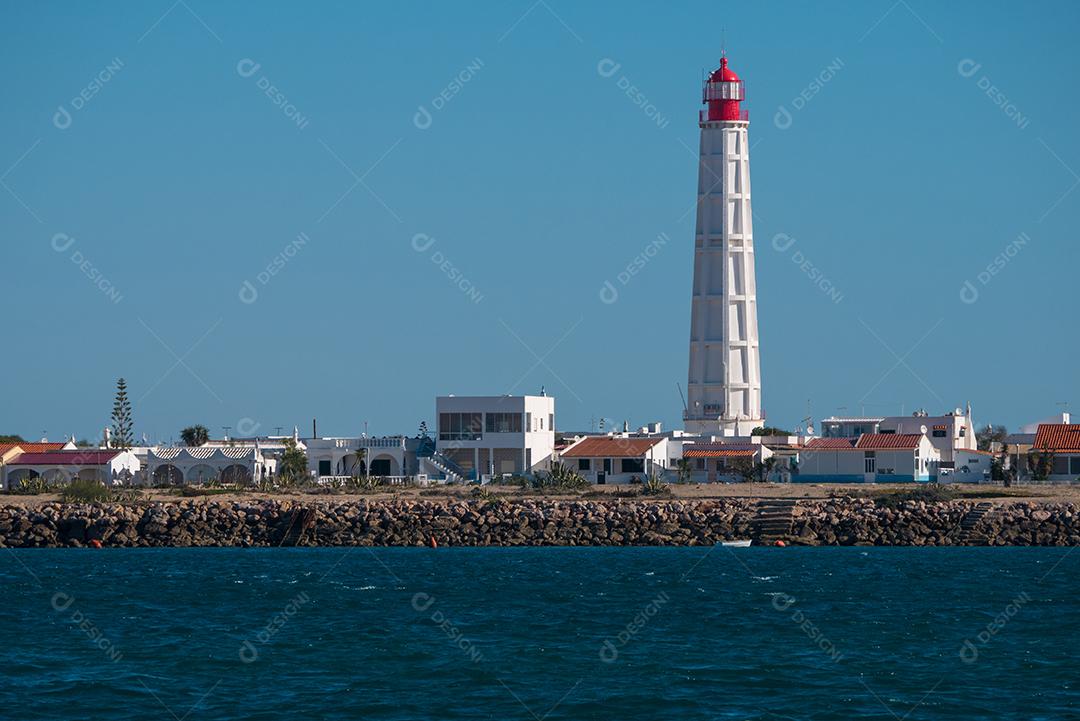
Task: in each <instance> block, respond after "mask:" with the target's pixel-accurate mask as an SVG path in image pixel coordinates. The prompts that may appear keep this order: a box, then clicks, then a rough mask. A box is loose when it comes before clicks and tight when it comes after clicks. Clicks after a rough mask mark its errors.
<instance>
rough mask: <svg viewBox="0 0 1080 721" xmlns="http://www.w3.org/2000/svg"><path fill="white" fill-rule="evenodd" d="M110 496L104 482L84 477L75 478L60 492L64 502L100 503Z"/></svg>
mask: <svg viewBox="0 0 1080 721" xmlns="http://www.w3.org/2000/svg"><path fill="white" fill-rule="evenodd" d="M110 497H111V496H110V494H109V489H108V488H106V487H105V484H104V483H102V482H101V481H92V480H87V479H84V478H76V479H75V480H74V481H72V482H71V483H69V484H67V485H66V486H64V490H62V491H61V492H60V498H61V500H63V501H64V503H100V502H103V501H108V500H109V499H110Z"/></svg>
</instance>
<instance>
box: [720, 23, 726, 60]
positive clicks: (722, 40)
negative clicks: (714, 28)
mask: <svg viewBox="0 0 1080 721" xmlns="http://www.w3.org/2000/svg"><path fill="white" fill-rule="evenodd" d="M720 57H722V58H726V57H727V28H726V27H725V28H720Z"/></svg>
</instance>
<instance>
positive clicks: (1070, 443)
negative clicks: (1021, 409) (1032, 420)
mask: <svg viewBox="0 0 1080 721" xmlns="http://www.w3.org/2000/svg"><path fill="white" fill-rule="evenodd" d="M1031 453H1032V455H1034V454H1049V456H1050V459H1051V468H1052V470H1051V472H1050V477H1049V478H1048V479H1047V480H1049V481H1080V423H1040V424H1039V430H1038V431H1037V432H1036V433H1035V441H1034V443H1032V445H1031Z"/></svg>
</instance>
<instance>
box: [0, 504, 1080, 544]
mask: <svg viewBox="0 0 1080 721" xmlns="http://www.w3.org/2000/svg"><path fill="white" fill-rule="evenodd" d="M973 507H974V504H973V503H971V502H962V501H951V502H944V503H923V502H914V501H909V502H907V503H904V504H901V505H900V506H898V507H895V508H891V507H882V506H879V505H875V503H874V502H873V501H871V500H866V499H851V498H843V499H832V500H827V501H800V502H799V503H798V504H797V505H796V506H795V509H794V513H793V517H792V524H791V530H790V533H789V534H787V535H786V538H787V540H788V541H789V542H790V543H795V544H804V545H898V546H939V545H969V544H971V545H986V544H987V543H989V544H990V545H1042V546H1053V545H1078V544H1080V511H1078V510H1077V508H1076V507H1075V506H1073V505H1072V504H1056V505H1036V504H1026V503H1021V504H1012V505H1008V506H998V507H996V508H995V509H994V510H993V512H991V513H988V514H987V515H986V516H985V517H984V518H982V519H981V520H980V522H979V524H978V526H977V528H976V529H975V530H976V532H975V533H974V534H973V533H971V532H969V531H968V530H965V529H963V528H962V527H961V521H962V520H963V519H964V517H965V515H966V514H967V513H968V512H970V511H971V510H972V508H973ZM756 513H757V504H756V502H755V501H752V500H744V499H726V500H693V501H681V500H650V499H604V500H599V499H598V500H586V499H577V500H562V499H559V500H556V499H544V498H540V499H515V500H508V501H490V500H486V501H485V500H479V499H478V500H468V501H453V500H450V501H446V500H443V501H433V500H423V499H421V500H404V499H399V500H390V501H371V502H368V501H363V500H361V501H334V500H310V499H303V500H299V499H280V500H279V499H271V500H259V501H237V502H218V501H213V500H210V501H207V500H204V499H199V500H194V499H192V500H181V501H176V502H166V503H135V504H117V503H95V504H62V503H45V504H41V505H25V506H17V505H7V506H4V507H2V508H0V547H4V546H6V547H9V548H34V547H38V548H40V547H58V546H74V547H81V546H86V545H91V544H93V545H97V543H100V544H101V545H103V546H125V547H137V546H142V547H145V546H242V547H251V546H294V545H299V546H425V545H429V544H430V543H431V540H432V539H434V540H435V541H436V542H437V543H438V544H439V545H441V546H625V545H654V546H703V545H704V546H710V545H713V544H715V543H717V542H719V541H724V540H734V539H745V538H750V537H752V536H753V534H754V524H753V519H754V517H755V515H756Z"/></svg>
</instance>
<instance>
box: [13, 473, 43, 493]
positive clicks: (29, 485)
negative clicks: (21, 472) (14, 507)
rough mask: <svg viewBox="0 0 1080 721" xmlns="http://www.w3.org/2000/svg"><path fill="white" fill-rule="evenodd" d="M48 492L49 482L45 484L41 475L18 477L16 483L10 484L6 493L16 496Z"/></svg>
mask: <svg viewBox="0 0 1080 721" xmlns="http://www.w3.org/2000/svg"><path fill="white" fill-rule="evenodd" d="M48 492H49V484H47V483H46V482H45V479H44V478H42V477H41V476H34V477H33V478H22V479H19V482H18V484H16V485H14V486H11V487H10V488H9V489H8V493H12V494H14V495H17V496H36V495H38V494H41V493H48Z"/></svg>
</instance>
